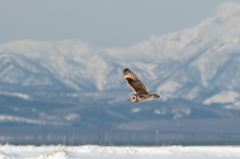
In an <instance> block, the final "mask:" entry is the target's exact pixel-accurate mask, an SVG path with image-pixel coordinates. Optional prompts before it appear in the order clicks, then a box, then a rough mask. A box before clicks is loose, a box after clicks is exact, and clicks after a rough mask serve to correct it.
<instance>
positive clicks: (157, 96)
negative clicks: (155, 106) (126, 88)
mask: <svg viewBox="0 0 240 159" xmlns="http://www.w3.org/2000/svg"><path fill="white" fill-rule="evenodd" d="M152 97H153V98H154V99H159V98H160V95H157V94H152Z"/></svg>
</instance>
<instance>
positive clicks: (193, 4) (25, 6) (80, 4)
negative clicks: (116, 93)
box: [0, 0, 239, 47]
mask: <svg viewBox="0 0 240 159" xmlns="http://www.w3.org/2000/svg"><path fill="white" fill-rule="evenodd" d="M232 1H235V2H239V0H232ZM226 2H229V0H0V44H4V43H7V42H9V41H13V40H20V39H32V40H47V41H57V40H64V39H79V40H82V41H85V42H88V43H90V44H92V45H95V46H99V47H127V46H131V45H133V44H136V43H138V42H140V41H142V40H145V39H147V38H148V37H150V36H151V35H162V34H166V33H170V32H173V31H178V30H181V29H185V28H188V27H191V26H194V25H196V24H198V23H199V22H201V21H202V20H203V19H205V18H207V17H209V16H211V15H212V14H213V13H214V11H215V9H216V7H217V6H218V5H219V4H222V3H226Z"/></svg>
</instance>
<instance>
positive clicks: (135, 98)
mask: <svg viewBox="0 0 240 159" xmlns="http://www.w3.org/2000/svg"><path fill="white" fill-rule="evenodd" d="M124 78H125V79H126V81H127V83H128V85H129V86H130V87H131V88H132V89H133V91H134V92H135V93H136V94H133V95H132V96H131V101H132V102H144V101H147V100H151V99H159V98H160V96H159V95H157V94H149V92H148V89H147V87H146V86H145V85H144V84H143V83H142V81H140V79H139V78H138V76H137V75H136V74H135V73H134V72H133V71H131V70H130V69H128V68H125V69H124Z"/></svg>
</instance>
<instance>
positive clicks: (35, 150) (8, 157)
mask: <svg viewBox="0 0 240 159" xmlns="http://www.w3.org/2000/svg"><path fill="white" fill-rule="evenodd" d="M15 158H18V159H25V158H27V159H79V158H84V159H99V158H109V159H110V158H111V159H112V158H114V159H124V158H136V159H139V158H143V159H148V158H151V159H154V158H156V159H159V158H166V159H193V158H194V159H203V158H204V159H208V158H209V159H210V158H211V159H219V158H228V159H237V158H240V147H239V146H187V147H183V146H152V147H136V146H119V147H117V146H93V145H91V146H89V145H86V146H62V145H58V146H39V147H37V146H14V145H0V159H15Z"/></svg>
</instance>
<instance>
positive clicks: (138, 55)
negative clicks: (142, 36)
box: [0, 2, 240, 108]
mask: <svg viewBox="0 0 240 159" xmlns="http://www.w3.org/2000/svg"><path fill="white" fill-rule="evenodd" d="M239 25H240V4H239V3H233V2H231V3H226V4H222V5H220V6H219V7H218V8H217V9H216V11H215V13H214V14H213V15H212V16H211V17H209V18H207V19H206V20H204V21H202V22H201V23H199V24H198V25H196V26H194V27H191V28H188V29H185V30H182V31H179V32H175V33H171V34H166V35H161V36H152V37H150V38H149V39H147V40H145V41H143V42H140V43H138V44H136V45H134V46H132V47H129V48H97V47H94V46H92V45H90V44H87V43H84V42H82V41H77V40H64V41H57V42H42V41H31V40H21V41H14V42H10V43H7V44H4V45H1V46H0V83H1V85H0V90H1V91H3V92H9V93H23V94H26V95H28V96H29V97H30V98H31V97H34V98H51V97H55V98H59V97H61V98H62V97H63V98H64V99H68V98H70V97H75V98H76V97H78V98H79V99H82V98H81V97H82V96H84V97H86V96H90V97H94V99H96V100H99V101H100V100H102V99H103V98H104V99H107V100H108V101H113V102H116V101H119V100H126V99H127V98H128V95H126V94H124V95H123V93H122V91H124V92H126V91H128V92H129V93H128V94H130V93H131V89H130V88H128V85H127V84H126V82H125V81H124V78H123V69H124V68H125V67H129V68H130V69H132V70H133V71H134V72H135V73H137V74H138V76H139V77H140V78H141V79H142V80H143V81H144V83H145V84H146V85H147V86H148V87H149V90H150V92H157V93H159V94H160V95H161V96H162V100H168V99H172V98H174V99H181V98H184V99H187V100H192V101H195V102H200V103H204V104H212V103H221V104H223V105H224V106H225V107H226V108H239V100H240V84H239V83H240V27H239ZM126 38H127V37H126ZM99 92H100V93H99ZM112 92H115V93H112ZM116 92H117V93H116ZM103 94H104V95H103ZM116 96H119V98H118V99H114V98H115V97H116Z"/></svg>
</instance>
